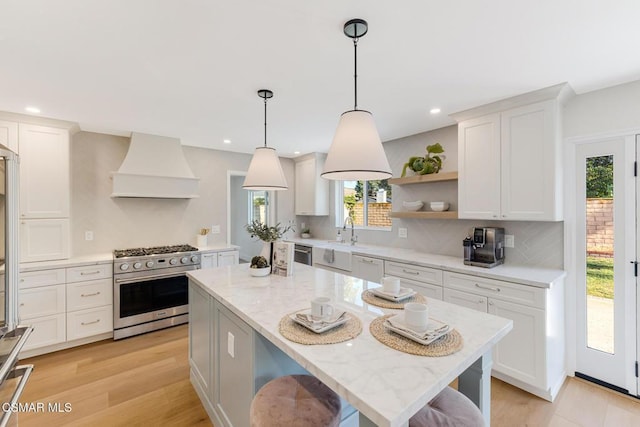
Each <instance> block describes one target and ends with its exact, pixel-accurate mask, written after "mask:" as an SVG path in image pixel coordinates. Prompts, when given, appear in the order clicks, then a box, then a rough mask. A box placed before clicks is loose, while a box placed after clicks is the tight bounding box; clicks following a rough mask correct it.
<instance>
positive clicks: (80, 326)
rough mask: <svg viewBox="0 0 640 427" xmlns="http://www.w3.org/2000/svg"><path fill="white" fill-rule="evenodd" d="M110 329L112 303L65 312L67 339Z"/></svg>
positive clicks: (111, 329)
mask: <svg viewBox="0 0 640 427" xmlns="http://www.w3.org/2000/svg"><path fill="white" fill-rule="evenodd" d="M112 331H113V306H112V305H105V306H102V307H97V308H90V309H88V310H80V311H74V312H73V313H67V340H69V341H71V340H77V339H80V338H85V337H90V336H93V335H99V334H104V333H106V332H112Z"/></svg>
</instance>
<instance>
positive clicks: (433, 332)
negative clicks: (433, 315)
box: [384, 314, 451, 345]
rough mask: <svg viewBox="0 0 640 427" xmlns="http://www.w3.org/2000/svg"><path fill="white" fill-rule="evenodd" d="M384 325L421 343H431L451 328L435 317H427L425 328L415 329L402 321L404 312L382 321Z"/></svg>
mask: <svg viewBox="0 0 640 427" xmlns="http://www.w3.org/2000/svg"><path fill="white" fill-rule="evenodd" d="M384 326H385V327H386V328H387V329H389V330H391V331H393V332H395V333H396V334H398V335H402V336H403V337H405V338H409V339H410V340H412V341H415V342H417V343H419V344H422V345H429V344H431V343H432V342H434V341H436V340H438V339H439V338H441V337H443V336H445V335H446V334H447V333H449V331H450V330H451V328H450V326H449V325H447V324H446V323H442V322H440V321H439V320H436V319H429V323H428V324H427V328H426V329H424V330H421V331H417V330H415V329H412V328H411V327H409V326H407V324H406V323H404V314H396V315H395V316H391V317H389V318H388V319H387V320H385V321H384Z"/></svg>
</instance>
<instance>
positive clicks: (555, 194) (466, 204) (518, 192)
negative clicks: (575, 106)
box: [453, 84, 572, 221]
mask: <svg viewBox="0 0 640 427" xmlns="http://www.w3.org/2000/svg"><path fill="white" fill-rule="evenodd" d="M571 93H572V91H571V88H570V87H569V86H568V85H566V84H561V85H557V86H553V87H550V88H546V89H541V90H539V91H535V92H531V93H527V94H524V95H521V96H518V97H514V98H509V99H507V100H503V101H498V102H496V103H493V104H489V105H486V106H483V107H478V108H475V109H472V110H468V111H464V112H461V113H457V114H454V115H453V117H454V118H455V119H456V120H457V121H458V209H459V212H458V217H459V218H469V219H490V220H491V219H492V220H520V221H524V220H526V221H561V220H562V219H563V213H562V199H561V198H562V173H561V166H562V155H561V153H562V151H561V143H562V141H561V132H560V127H561V120H560V115H561V108H562V103H563V102H564V100H565V98H566V97H567V96H568V95H570V94H571Z"/></svg>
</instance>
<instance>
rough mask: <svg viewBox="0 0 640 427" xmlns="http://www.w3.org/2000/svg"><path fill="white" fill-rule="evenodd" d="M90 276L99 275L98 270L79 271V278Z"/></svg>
mask: <svg viewBox="0 0 640 427" xmlns="http://www.w3.org/2000/svg"><path fill="white" fill-rule="evenodd" d="M92 274H100V270H96V271H81V272H80V275H81V276H89V275H92Z"/></svg>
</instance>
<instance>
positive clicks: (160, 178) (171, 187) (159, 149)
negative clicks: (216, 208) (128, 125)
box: [111, 132, 200, 199]
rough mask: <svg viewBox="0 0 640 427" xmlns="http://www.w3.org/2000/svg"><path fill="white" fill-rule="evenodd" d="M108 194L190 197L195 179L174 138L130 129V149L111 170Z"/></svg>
mask: <svg viewBox="0 0 640 427" xmlns="http://www.w3.org/2000/svg"><path fill="white" fill-rule="evenodd" d="M112 178H113V193H111V197H148V198H159V199H191V198H195V197H199V196H198V182H199V181H200V180H199V179H198V178H196V177H195V176H194V175H193V172H191V168H190V167H189V164H188V163H187V160H186V159H185V157H184V153H183V152H182V145H181V144H180V140H179V139H177V138H169V137H166V136H156V135H147V134H144V133H137V132H133V133H132V134H131V143H130V145H129V151H128V152H127V156H126V157H125V158H124V161H123V162H122V165H121V166H120V169H118V172H114V173H113V175H112Z"/></svg>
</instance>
